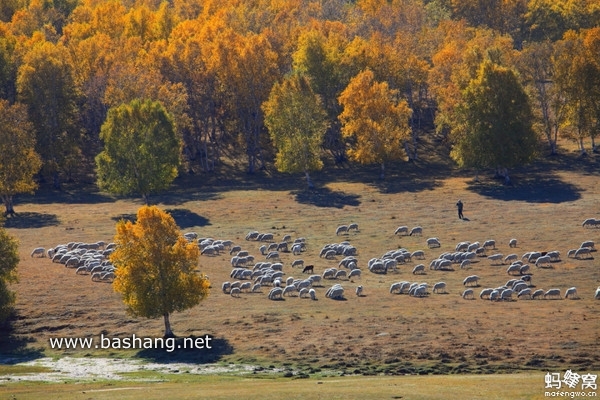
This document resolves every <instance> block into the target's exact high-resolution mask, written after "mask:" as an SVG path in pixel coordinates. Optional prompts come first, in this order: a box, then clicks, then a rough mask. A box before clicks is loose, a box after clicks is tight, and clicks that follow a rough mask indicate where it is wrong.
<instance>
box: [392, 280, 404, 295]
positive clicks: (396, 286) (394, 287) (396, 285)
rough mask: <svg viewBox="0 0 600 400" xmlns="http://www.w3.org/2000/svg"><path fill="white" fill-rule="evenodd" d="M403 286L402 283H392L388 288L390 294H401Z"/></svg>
mask: <svg viewBox="0 0 600 400" xmlns="http://www.w3.org/2000/svg"><path fill="white" fill-rule="evenodd" d="M403 284H404V282H395V283H392V285H391V286H390V293H391V294H394V293H397V294H399V293H401V288H402V285H403Z"/></svg>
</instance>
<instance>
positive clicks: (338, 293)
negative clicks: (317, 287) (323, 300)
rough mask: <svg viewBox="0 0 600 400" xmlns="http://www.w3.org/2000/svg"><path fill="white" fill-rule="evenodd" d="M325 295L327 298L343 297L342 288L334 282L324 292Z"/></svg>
mask: <svg viewBox="0 0 600 400" xmlns="http://www.w3.org/2000/svg"><path fill="white" fill-rule="evenodd" d="M325 297H327V298H329V299H343V298H344V288H343V287H342V285H340V284H335V285H333V286H332V287H330V288H329V289H327V291H326V292H325Z"/></svg>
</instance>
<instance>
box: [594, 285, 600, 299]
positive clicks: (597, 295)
mask: <svg viewBox="0 0 600 400" xmlns="http://www.w3.org/2000/svg"><path fill="white" fill-rule="evenodd" d="M594 299H595V300H600V286H598V288H597V289H596V293H595V294H594Z"/></svg>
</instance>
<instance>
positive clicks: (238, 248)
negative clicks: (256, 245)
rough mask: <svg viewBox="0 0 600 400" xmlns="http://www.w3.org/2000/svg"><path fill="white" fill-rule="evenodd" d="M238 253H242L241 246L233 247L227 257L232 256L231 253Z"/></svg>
mask: <svg viewBox="0 0 600 400" xmlns="http://www.w3.org/2000/svg"><path fill="white" fill-rule="evenodd" d="M239 251H242V246H233V247H232V248H231V249H230V250H229V255H232V254H233V253H237V252H239Z"/></svg>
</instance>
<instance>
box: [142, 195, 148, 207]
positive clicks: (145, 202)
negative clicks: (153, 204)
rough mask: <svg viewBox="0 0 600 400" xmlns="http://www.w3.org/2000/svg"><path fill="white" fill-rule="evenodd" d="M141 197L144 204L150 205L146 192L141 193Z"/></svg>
mask: <svg viewBox="0 0 600 400" xmlns="http://www.w3.org/2000/svg"><path fill="white" fill-rule="evenodd" d="M142 199H143V200H144V204H145V205H147V206H149V205H150V195H149V194H146V193H142Z"/></svg>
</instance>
